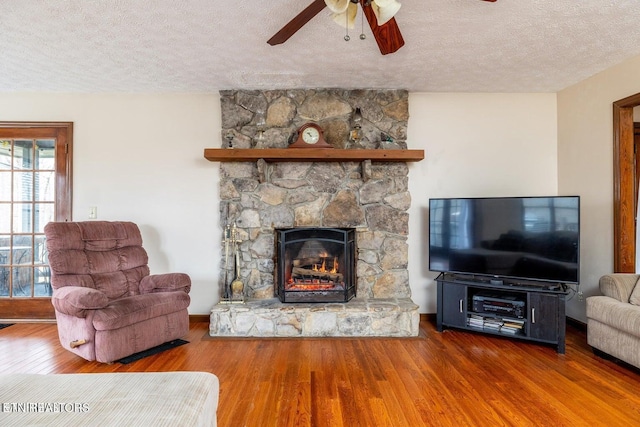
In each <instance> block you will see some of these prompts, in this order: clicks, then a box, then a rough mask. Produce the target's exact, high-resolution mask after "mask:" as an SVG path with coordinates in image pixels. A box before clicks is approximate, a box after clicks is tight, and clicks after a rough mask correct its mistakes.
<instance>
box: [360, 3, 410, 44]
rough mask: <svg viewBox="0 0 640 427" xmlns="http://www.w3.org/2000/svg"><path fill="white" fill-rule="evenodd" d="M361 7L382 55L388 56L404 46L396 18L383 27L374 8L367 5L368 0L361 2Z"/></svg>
mask: <svg viewBox="0 0 640 427" xmlns="http://www.w3.org/2000/svg"><path fill="white" fill-rule="evenodd" d="M360 6H362V11H363V12H364V16H366V17H367V21H368V22H369V26H370V27H371V32H372V33H373V37H374V38H375V39H376V42H377V43H378V47H379V48H380V53H382V54H383V55H387V54H389V53H393V52H395V51H397V50H398V49H400V48H401V47H402V46H404V39H403V38H402V33H401V32H400V28H399V27H398V24H397V23H396V19H395V18H391V19H390V20H389V21H387V22H386V23H385V24H383V25H378V20H377V19H376V15H375V13H374V12H373V8H372V7H371V5H370V4H369V5H367V0H360Z"/></svg>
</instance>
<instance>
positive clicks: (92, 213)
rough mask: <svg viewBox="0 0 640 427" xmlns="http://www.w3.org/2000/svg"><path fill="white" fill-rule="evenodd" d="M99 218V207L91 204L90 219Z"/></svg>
mask: <svg viewBox="0 0 640 427" xmlns="http://www.w3.org/2000/svg"><path fill="white" fill-rule="evenodd" d="M97 218H98V207H97V206H89V219H97Z"/></svg>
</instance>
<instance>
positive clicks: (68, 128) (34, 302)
mask: <svg viewBox="0 0 640 427" xmlns="http://www.w3.org/2000/svg"><path fill="white" fill-rule="evenodd" d="M43 128H47V129H55V134H56V138H57V139H58V141H59V142H60V144H61V146H64V153H65V156H56V191H57V192H58V191H60V190H61V189H63V188H64V189H65V191H64V193H58V194H57V195H56V220H57V221H71V212H72V209H71V207H72V170H73V169H72V166H73V165H72V159H73V122H0V129H2V131H3V135H4V134H5V133H6V134H7V136H13V135H9V134H10V133H11V132H13V131H12V129H19V131H17V133H16V135H15V136H21V135H22V136H24V135H28V136H29V137H33V138H38V137H42V136H44V135H42V134H41V130H42V129H43ZM47 135H49V134H48V133H47ZM59 172H64V173H62V174H61V173H59ZM16 319H20V320H44V319H55V313H54V310H53V305H51V298H49V297H37V298H13V297H10V298H0V321H1V320H16Z"/></svg>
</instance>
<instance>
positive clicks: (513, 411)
mask: <svg viewBox="0 0 640 427" xmlns="http://www.w3.org/2000/svg"><path fill="white" fill-rule="evenodd" d="M207 331H208V323H206V322H198V323H192V325H191V329H190V332H189V335H188V337H185V339H187V340H188V341H189V344H187V345H183V346H180V347H178V348H175V349H172V350H169V351H166V352H164V353H162V354H159V355H156V356H151V357H148V358H146V359H142V360H140V361H137V362H134V363H131V364H129V365H121V364H118V363H115V364H111V365H107V364H100V363H95V362H86V361H84V360H83V359H81V358H79V357H77V356H75V355H74V354H72V353H70V352H67V351H66V350H63V349H62V348H61V347H60V345H59V344H58V338H57V332H56V325H55V324H45V323H42V324H27V323H18V324H16V325H13V326H11V327H8V328H5V329H2V330H0V355H1V359H0V360H2V363H1V364H0V373H12V372H24V373H40V374H50V373H76V372H138V371H177V370H182V371H208V372H213V373H214V374H216V375H217V376H218V378H219V379H220V404H219V407H218V423H219V426H222V427H226V426H232V427H237V426H349V427H351V426H363V427H370V426H394V427H398V426H471V425H473V426H496V425H500V426H598V425H602V426H631V425H640V373H639V371H638V370H636V369H634V368H631V367H628V366H625V365H621V364H618V363H615V362H613V361H610V360H606V359H602V358H600V357H598V356H596V355H594V354H593V352H592V351H591V348H590V347H589V346H588V345H587V344H586V337H585V334H584V333H583V332H582V331H580V330H579V329H576V328H574V327H572V326H568V327H567V351H566V354H565V355H558V354H556V352H555V349H554V348H552V347H547V346H541V345H536V344H531V343H527V342H521V341H512V340H508V339H501V338H498V337H488V336H484V335H480V334H473V333H469V332H461V331H450V330H449V331H445V332H444V333H438V332H437V331H436V330H435V326H434V325H433V324H432V323H431V322H430V321H423V322H421V325H420V337H418V338H398V339H394V338H362V339H352V338H339V339H329V338H318V339H310V338H304V339H303V338H293V339H235V338H218V339H212V338H209V337H208V335H207Z"/></svg>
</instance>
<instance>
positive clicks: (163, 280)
mask: <svg viewBox="0 0 640 427" xmlns="http://www.w3.org/2000/svg"><path fill="white" fill-rule="evenodd" d="M190 290H191V278H190V277H189V276H188V275H187V274H184V273H166V274H152V275H150V276H145V277H143V278H142V280H141V281H140V293H143V294H148V293H153V292H170V291H183V292H185V293H187V294H188V293H189V291H190Z"/></svg>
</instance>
